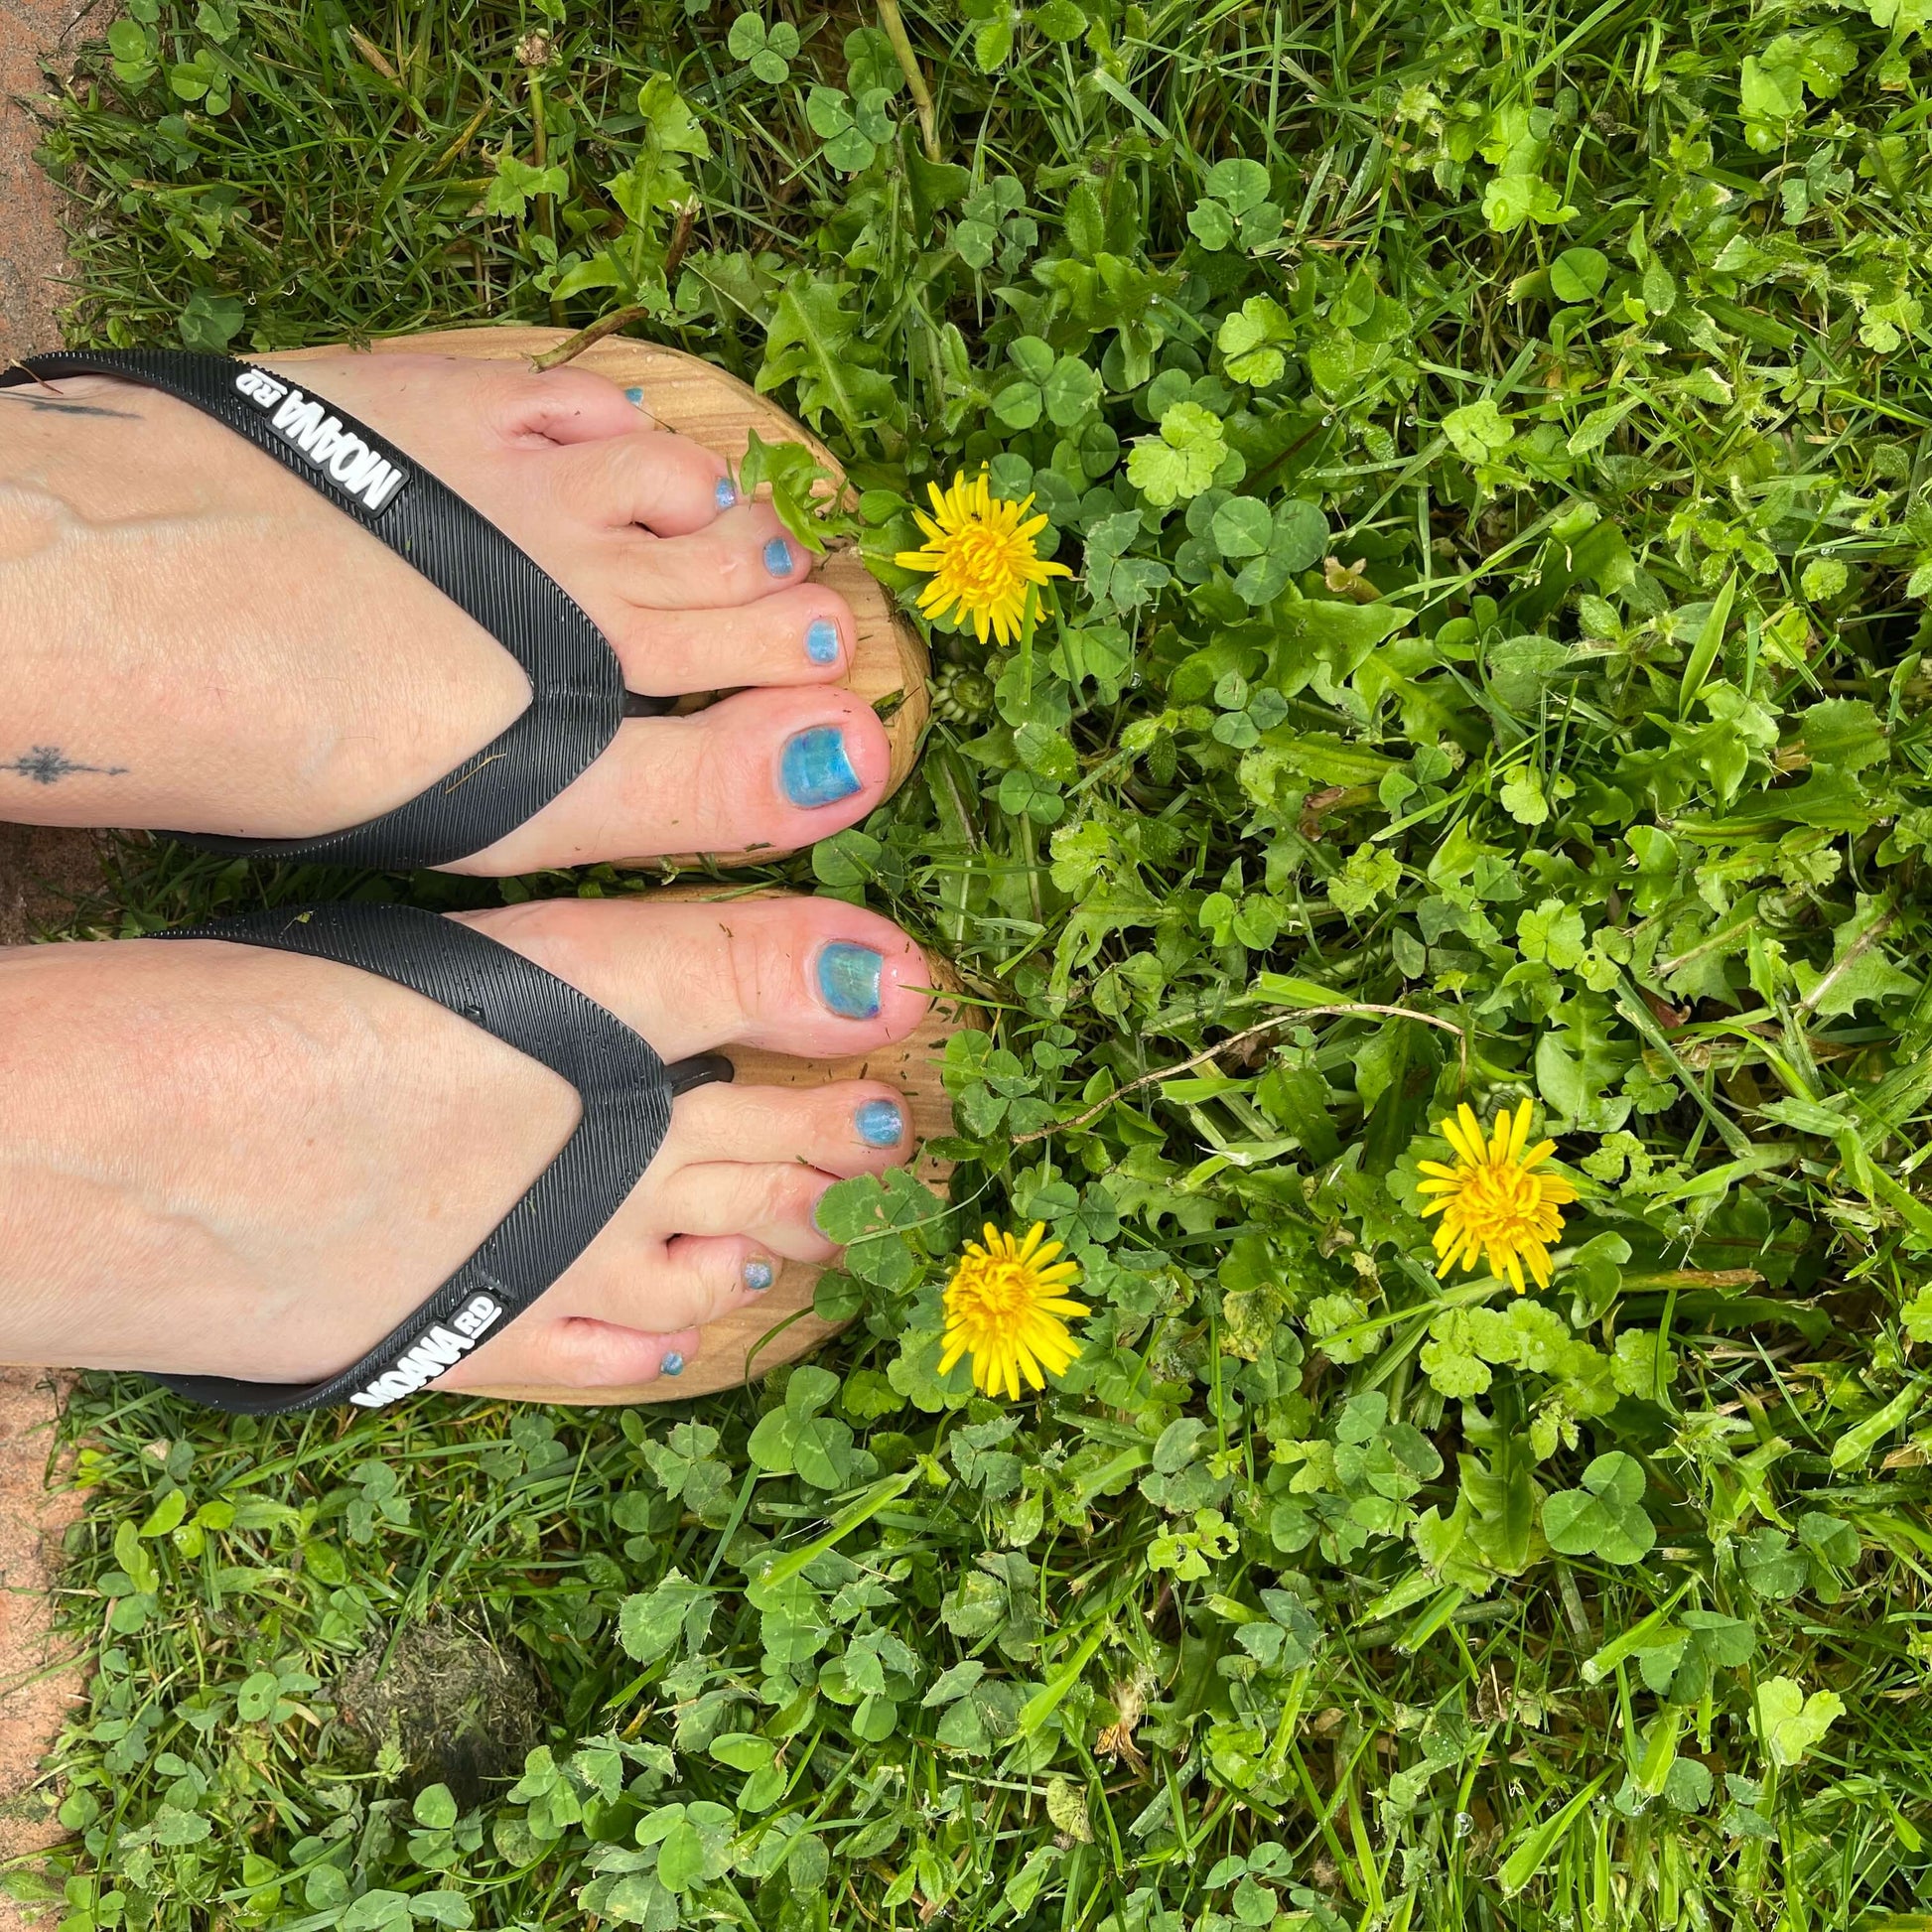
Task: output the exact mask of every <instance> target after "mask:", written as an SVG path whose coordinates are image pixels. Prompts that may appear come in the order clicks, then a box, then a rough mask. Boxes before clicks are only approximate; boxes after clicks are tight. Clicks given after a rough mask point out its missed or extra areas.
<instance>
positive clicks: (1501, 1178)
mask: <svg viewBox="0 0 1932 1932" xmlns="http://www.w3.org/2000/svg"><path fill="white" fill-rule="evenodd" d="M1436 1125H1437V1130H1438V1132H1440V1133H1441V1134H1442V1135H1443V1137H1444V1138H1445V1139H1446V1140H1447V1141H1448V1142H1449V1146H1450V1147H1451V1148H1453V1149H1454V1150H1455V1165H1454V1166H1453V1167H1452V1168H1446V1167H1444V1165H1443V1164H1442V1163H1441V1162H1440V1161H1423V1162H1421V1163H1419V1164H1418V1165H1419V1166H1420V1167H1421V1169H1422V1171H1423V1173H1426V1174H1428V1175H1429V1176H1430V1177H1429V1178H1428V1179H1427V1180H1425V1181H1424V1182H1423V1183H1422V1191H1423V1192H1424V1193H1425V1194H1434V1195H1435V1196H1436V1199H1434V1200H1432V1201H1430V1202H1429V1203H1428V1205H1427V1206H1425V1207H1424V1209H1423V1212H1424V1213H1425V1214H1437V1213H1440V1214H1441V1215H1442V1217H1443V1218H1442V1221H1441V1223H1440V1224H1439V1225H1438V1227H1437V1229H1436V1252H1437V1254H1438V1255H1439V1256H1440V1257H1441V1259H1442V1267H1443V1271H1444V1272H1445V1273H1447V1272H1448V1271H1449V1269H1451V1268H1453V1267H1454V1266H1455V1264H1456V1263H1457V1262H1458V1261H1459V1262H1460V1263H1461V1264H1462V1266H1463V1267H1464V1268H1465V1269H1472V1268H1474V1267H1475V1265H1476V1263H1477V1261H1478V1260H1483V1261H1487V1262H1488V1264H1489V1272H1490V1273H1491V1274H1492V1275H1496V1276H1499V1277H1502V1278H1505V1279H1506V1280H1507V1281H1508V1282H1509V1283H1510V1285H1511V1286H1512V1287H1513V1288H1514V1289H1515V1290H1516V1292H1517V1294H1518V1295H1521V1294H1522V1293H1523V1292H1524V1290H1525V1287H1526V1286H1527V1284H1526V1283H1525V1282H1524V1280H1523V1267H1524V1264H1525V1263H1527V1264H1528V1265H1529V1271H1530V1274H1531V1276H1532V1278H1533V1279H1534V1280H1535V1282H1536V1285H1537V1287H1538V1288H1548V1287H1549V1285H1550V1244H1551V1242H1553V1241H1554V1240H1555V1239H1556V1238H1557V1236H1558V1235H1560V1234H1561V1233H1562V1232H1563V1216H1562V1215H1561V1214H1560V1213H1558V1212H1557V1210H1558V1209H1559V1208H1560V1207H1566V1206H1568V1205H1569V1204H1570V1202H1572V1201H1574V1200H1575V1199H1576V1198H1577V1190H1576V1188H1574V1187H1573V1186H1571V1184H1570V1183H1569V1181H1567V1180H1562V1179H1559V1178H1558V1177H1557V1176H1556V1175H1555V1174H1543V1173H1536V1172H1535V1170H1536V1169H1537V1167H1539V1166H1540V1165H1541V1164H1542V1163H1543V1162H1545V1161H1547V1160H1548V1159H1549V1158H1550V1156H1551V1155H1553V1154H1554V1153H1555V1152H1556V1151H1557V1144H1556V1142H1555V1141H1539V1142H1538V1143H1537V1144H1536V1146H1535V1147H1526V1145H1525V1144H1526V1143H1527V1142H1528V1140H1529V1138H1530V1103H1529V1102H1528V1101H1527V1100H1525V1101H1524V1102H1523V1104H1522V1105H1521V1106H1520V1107H1518V1108H1517V1109H1516V1111H1515V1113H1514V1114H1510V1113H1507V1112H1504V1113H1499V1114H1498V1115H1497V1116H1496V1118H1495V1120H1494V1122H1493V1123H1491V1134H1490V1138H1489V1139H1488V1140H1487V1141H1485V1140H1484V1139H1483V1138H1482V1128H1481V1126H1480V1125H1479V1124H1478V1122H1477V1120H1476V1117H1475V1115H1474V1113H1473V1112H1472V1111H1471V1110H1470V1108H1469V1106H1468V1105H1467V1103H1466V1102H1465V1103H1464V1104H1463V1105H1462V1106H1460V1107H1458V1108H1457V1109H1456V1110H1455V1118H1454V1119H1453V1120H1444V1121H1438V1122H1437V1124H1436Z"/></svg>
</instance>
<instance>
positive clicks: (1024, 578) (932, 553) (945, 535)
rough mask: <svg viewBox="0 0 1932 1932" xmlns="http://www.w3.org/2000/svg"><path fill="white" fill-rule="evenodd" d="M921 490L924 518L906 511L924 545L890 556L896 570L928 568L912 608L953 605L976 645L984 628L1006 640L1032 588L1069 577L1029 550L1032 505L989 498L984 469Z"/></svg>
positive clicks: (930, 612) (1035, 525) (1036, 525)
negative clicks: (925, 500)
mask: <svg viewBox="0 0 1932 1932" xmlns="http://www.w3.org/2000/svg"><path fill="white" fill-rule="evenodd" d="M926 488H927V489H928V490H929V491H930V493H931V496H932V515H930V516H927V515H926V513H925V512H924V511H923V510H914V511H913V512H912V514H913V516H914V517H915V518H916V519H917V521H918V525H919V528H920V529H921V530H923V531H924V532H925V546H924V548H923V549H919V550H901V551H900V552H899V553H898V555H897V557H895V558H894V559H893V561H894V562H895V563H896V564H897V565H898V567H899V568H900V569H901V570H925V571H930V572H932V582H931V583H929V584H928V585H927V586H926V587H925V589H924V590H922V591H921V592H920V593H919V609H920V610H921V611H923V612H924V613H925V614H926V616H927V617H929V618H943V617H945V616H946V615H947V613H948V612H950V611H955V610H956V612H957V614H958V617H959V620H960V621H961V622H964V621H966V620H967V619H969V618H970V619H971V620H972V624H973V634H974V635H975V636H976V637H978V638H979V640H980V642H981V643H985V642H986V633H987V632H988V631H989V630H991V631H992V633H993V636H994V638H995V640H996V641H997V642H999V643H1002V644H1005V643H1009V642H1011V641H1012V640H1013V639H1014V638H1015V637H1017V636H1019V634H1020V629H1021V626H1022V625H1023V624H1024V623H1025V622H1026V621H1027V603H1028V600H1029V599H1030V598H1031V597H1032V596H1033V594H1034V589H1035V586H1036V585H1039V584H1043V583H1045V582H1046V580H1047V579H1048V578H1049V577H1070V576H1072V574H1073V573H1072V572H1071V571H1070V570H1068V569H1067V567H1066V566H1065V565H1064V564H1049V563H1042V562H1041V561H1040V557H1039V553H1038V551H1037V550H1035V548H1034V539H1035V537H1036V536H1037V535H1038V534H1039V533H1040V531H1041V530H1043V529H1045V527H1046V518H1045V517H1044V516H1029V515H1028V514H1027V512H1028V511H1029V510H1030V509H1032V508H1033V506H1034V499H1033V498H1032V497H1031V496H1029V497H1028V498H1027V500H1026V501H1025V502H1024V503H1015V502H1012V501H1010V500H1009V499H1008V498H1006V497H1004V496H995V495H994V494H993V491H992V489H991V487H990V485H989V484H988V483H987V480H986V473H985V472H984V471H981V473H980V474H979V475H978V476H977V477H976V478H974V480H973V481H972V482H971V483H968V482H967V481H966V479H965V477H964V476H963V475H959V476H955V477H954V478H953V484H952V487H951V488H950V489H946V490H942V489H941V488H940V487H939V485H938V484H937V483H928V484H927V485H926Z"/></svg>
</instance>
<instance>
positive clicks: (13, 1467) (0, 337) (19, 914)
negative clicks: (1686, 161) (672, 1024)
mask: <svg viewBox="0 0 1932 1932" xmlns="http://www.w3.org/2000/svg"><path fill="white" fill-rule="evenodd" d="M97 6H98V0H0V354H5V355H7V356H13V355H18V354H22V353H24V352H27V351H30V350H32V349H35V348H43V347H51V346H55V345H58V343H59V341H60V335H59V330H58V328H57V326H56V321H55V317H56V313H57V311H58V309H59V307H60V305H61V292H60V290H59V289H58V287H57V286H56V284H57V279H58V277H59V276H60V275H61V273H62V272H63V259H62V247H61V229H60V215H61V198H60V195H59V193H58V191H56V189H55V188H54V187H53V186H52V185H51V184H50V183H49V182H48V181H46V180H45V179H44V178H43V176H42V175H41V172H40V170H39V169H38V168H37V167H36V166H35V164H34V158H33V153H34V147H35V144H36V142H37V140H38V138H39V136H38V132H37V130H36V126H35V123H34V121H33V120H32V119H31V117H30V116H29V115H28V114H27V113H26V112H25V111H24V110H23V109H22V108H21V107H20V106H19V105H17V103H16V97H17V96H19V95H22V94H37V93H41V92H43V91H44V89H45V81H44V79H43V77H42V72H41V62H42V61H43V60H48V61H52V62H54V63H56V64H58V63H60V61H61V59H62V54H63V51H64V50H65V49H67V48H69V47H71V46H73V45H74V44H75V42H76V41H77V40H79V39H81V38H83V37H84V36H86V35H87V34H89V33H94V32H98V31H100V26H101V19H100V16H99V15H98V14H95V8H96V7H97ZM90 14H94V15H95V17H94V18H92V19H90V18H89V15H90ZM98 883H99V865H98V863H97V861H96V859H95V856H94V848H93V844H92V841H91V840H90V839H89V838H88V836H87V835H86V834H85V833H80V832H52V831H45V830H40V829H37V828H32V827H26V826H0V945H18V944H20V943H21V942H22V941H23V940H25V939H27V938H29V937H30V936H31V935H32V934H33V932H34V930H35V928H36V927H37V925H39V924H40V923H41V922H42V921H43V920H45V919H47V918H49V917H52V916H55V915H57V914H58V912H59V910H60V908H61V906H62V904H63V903H64V902H66V901H67V900H69V899H70V898H71V897H73V896H75V895H76V894H78V893H81V892H85V891H87V890H88V889H90V888H92V887H95V886H97V885H98ZM58 1403H59V1394H58V1392H57V1389H56V1387H55V1385H54V1383H53V1382H52V1381H51V1380H50V1379H49V1378H48V1377H47V1376H46V1375H44V1374H42V1373H40V1372H38V1371H36V1370H31V1369H0V1865H4V1864H5V1862H6V1861H7V1860H8V1859H9V1858H12V1857H15V1856H17V1855H18V1854H20V1853H22V1852H30V1851H34V1850H36V1849H38V1848H39V1847H41V1846H44V1845H47V1844H49V1843H51V1842H52V1841H53V1840H54V1839H57V1838H59V1837H60V1836H61V1835H62V1834H61V1831H60V1827H59V1825H58V1824H56V1823H55V1821H54V1820H53V1819H52V1818H50V1816H49V1815H48V1807H47V1800H46V1794H45V1793H44V1792H38V1791H35V1790H34V1789H33V1788H32V1787H33V1782H34V1778H35V1775H36V1772H37V1770H38V1768H39V1762H40V1759H41V1756H42V1754H43V1753H44V1751H45V1750H46V1748H47V1746H48V1744H50V1743H51V1742H52V1741H53V1738H54V1736H55V1734H56V1733H57V1732H58V1730H59V1728H60V1724H61V1718H62V1714H63V1712H64V1711H65V1710H66V1708H67V1706H68V1704H69V1702H70V1701H71V1700H72V1699H73V1698H74V1697H75V1696H76V1695H77V1686H76V1684H75V1681H74V1678H73V1676H72V1674H71V1673H66V1674H63V1673H58V1672H55V1671H53V1670H52V1669H51V1667H52V1666H53V1665H55V1664H57V1663H58V1661H59V1659H58V1656H57V1654H56V1653H55V1651H54V1650H53V1648H52V1647H51V1638H50V1634H49V1629H48V1608H49V1601H50V1599H49V1596H48V1590H49V1587H50V1585H51V1582H52V1566H53V1560H54V1559H55V1558H56V1557H57V1556H58V1553H59V1549H60V1536H61V1532H62V1531H63V1530H64V1529H65V1528H66V1526H67V1525H68V1524H69V1522H71V1521H72V1520H73V1518H74V1516H75V1515H77V1514H78V1503H79V1499H78V1497H77V1495H76V1494H75V1493H74V1492H73V1491H72V1490H58V1491H53V1492H50V1491H49V1490H48V1489H47V1487H46V1484H45V1480H44V1477H45V1473H46V1468H47V1460H48V1453H49V1449H50V1448H51V1444H52V1425H53V1421H54V1417H55V1415H56V1413H57V1409H58ZM27 1922H28V1921H27V1919H26V1918H25V1916H24V1914H22V1913H21V1912H20V1911H19V1909H18V1908H17V1907H15V1906H14V1905H12V1904H11V1903H10V1901H9V1900H8V1899H7V1898H6V1897H5V1896H4V1895H0V1932H18V1928H21V1927H23V1926H25V1925H26V1924H27Z"/></svg>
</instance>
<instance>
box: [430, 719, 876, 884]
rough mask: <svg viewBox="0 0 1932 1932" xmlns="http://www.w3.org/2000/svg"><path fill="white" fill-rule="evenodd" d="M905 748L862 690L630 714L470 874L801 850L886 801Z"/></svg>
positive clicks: (466, 863)
mask: <svg viewBox="0 0 1932 1932" xmlns="http://www.w3.org/2000/svg"><path fill="white" fill-rule="evenodd" d="M891 774H892V748H891V744H890V741H889V740H888V739H887V736H886V728H885V726H884V725H882V724H881V723H880V722H879V719H878V717H877V716H876V715H875V714H874V712H873V710H872V708H871V706H869V705H868V704H866V702H865V701H864V700H863V699H861V698H858V697H855V696H854V695H853V694H852V693H850V692H847V691H842V690H835V689H822V690H816V691H813V690H791V691H784V690H751V691H741V692H740V693H738V695H737V696H735V697H731V698H727V699H725V700H724V701H723V702H722V703H720V704H715V705H713V706H711V707H710V709H708V710H706V711H703V712H699V713H697V714H695V715H693V716H691V717H688V718H634V719H629V720H626V721H625V723H624V725H623V727H622V729H621V731H620V732H619V733H618V736H617V738H616V740H615V741H614V742H613V744H612V745H611V748H610V750H609V751H607V752H606V753H605V754H604V756H603V757H602V758H601V759H598V760H597V762H596V763H595V764H593V765H592V766H591V768H590V769H589V770H588V771H586V772H585V773H584V775H583V776H582V777H581V778H579V779H578V780H577V781H576V783H574V784H572V785H571V786H569V787H568V788H567V789H566V790H564V791H563V792H561V793H560V794H559V795H558V796H557V797H556V798H554V799H552V800H551V802H550V803H549V804H548V805H546V806H545V807H544V808H543V810H542V811H540V812H538V813H537V815H536V816H535V817H534V818H531V819H527V820H526V821H525V822H524V823H523V824H522V825H520V826H518V827H517V829H516V830H515V831H514V832H512V833H511V834H510V835H509V836H508V837H507V838H506V839H503V840H501V841H499V842H498V843H497V844H496V845H493V846H491V847H489V848H488V850H486V851H484V852H480V853H478V854H476V855H475V856H474V857H472V858H468V859H464V860H462V861H460V862H459V863H458V865H457V866H456V867H455V868H454V870H456V871H460V872H469V873H482V874H485V875H491V874H503V873H520V872H532V871H535V870H537V869H538V868H540V867H552V866H585V865H596V864H599V863H601V862H603V861H606V860H619V859H643V858H658V857H671V856H673V855H676V854H680V853H690V852H700V853H718V854H721V855H724V856H727V857H736V856H740V855H750V856H753V857H756V856H757V855H758V854H759V853H760V852H768V853H778V852H793V851H796V850H798V849H799V848H800V847H801V846H807V845H811V844H814V843H815V842H816V841H818V840H819V839H822V838H826V837H828V836H829V835H830V834H832V833H833V832H837V831H840V830H842V829H843V828H844V827H846V826H848V825H856V824H857V823H858V822H859V821H860V820H861V819H862V818H864V817H865V816H866V814H867V813H868V812H870V811H871V810H872V809H873V808H874V806H876V805H877V804H879V803H880V801H881V800H882V799H883V798H884V797H885V795H886V787H887V784H888V783H889V781H890V778H891Z"/></svg>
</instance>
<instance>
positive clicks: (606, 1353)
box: [436, 1310, 703, 1393]
mask: <svg viewBox="0 0 1932 1932" xmlns="http://www.w3.org/2000/svg"><path fill="white" fill-rule="evenodd" d="M702 1345H703V1344H702V1340H701V1337H700V1336H699V1333H698V1331H697V1329H696V1328H695V1327H691V1328H681V1329H673V1330H666V1331H663V1332H651V1331H646V1330H643V1329H638V1328H626V1327H622V1326H621V1325H619V1324H618V1323H616V1322H611V1321H599V1320H596V1319H594V1318H590V1317H585V1316H581V1315H566V1316H562V1317H559V1318H546V1317H545V1316H544V1315H543V1313H542V1312H541V1311H540V1310H539V1311H532V1312H531V1313H530V1314H528V1315H526V1316H524V1318H523V1319H522V1320H521V1321H519V1322H518V1323H517V1324H516V1325H515V1326H514V1327H512V1328H510V1329H508V1330H506V1331H505V1332H504V1333H503V1334H502V1335H500V1336H499V1337H498V1338H497V1339H496V1340H494V1341H492V1342H490V1343H488V1344H487V1345H486V1346H485V1347H483V1348H480V1349H478V1350H477V1352H476V1353H475V1354H474V1355H471V1356H468V1357H466V1358H465V1359H464V1360H463V1361H462V1362H460V1363H458V1365H457V1366H456V1367H455V1368H453V1369H452V1370H451V1371H450V1372H449V1374H447V1375H445V1376H443V1377H442V1378H441V1379H440V1380H439V1381H438V1382H437V1384H436V1386H437V1388H438V1389H441V1390H447V1391H450V1392H452V1393H458V1392H462V1391H465V1390H473V1389H474V1390H488V1389H503V1388H506V1387H507V1388H523V1389H558V1390H563V1389H620V1388H623V1387H625V1386H626V1385H630V1384H635V1383H639V1382H654V1381H657V1380H658V1379H660V1378H661V1377H663V1376H675V1375H679V1374H681V1373H682V1372H683V1370H684V1365H685V1364H686V1363H687V1362H690V1361H694V1360H695V1359H696V1358H697V1354H698V1350H699V1348H700V1347H701V1346H702Z"/></svg>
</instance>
